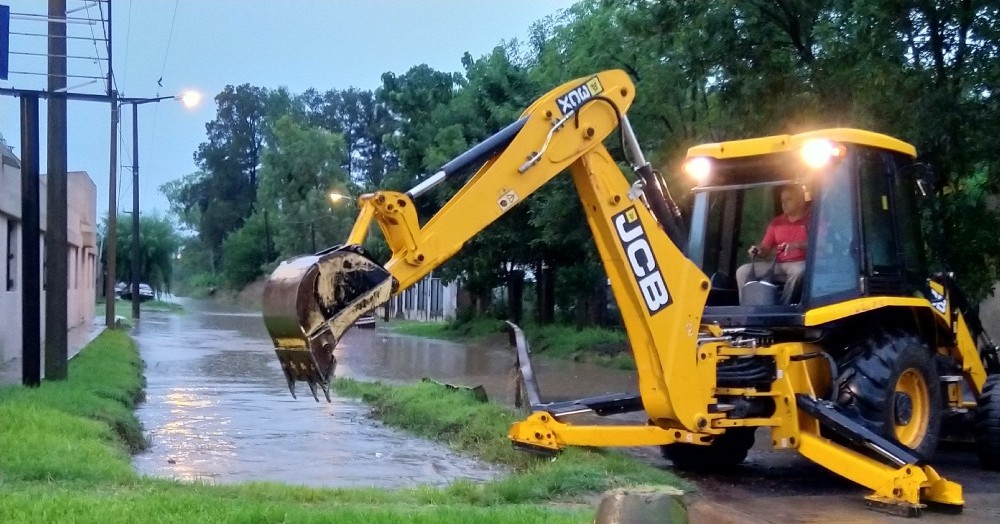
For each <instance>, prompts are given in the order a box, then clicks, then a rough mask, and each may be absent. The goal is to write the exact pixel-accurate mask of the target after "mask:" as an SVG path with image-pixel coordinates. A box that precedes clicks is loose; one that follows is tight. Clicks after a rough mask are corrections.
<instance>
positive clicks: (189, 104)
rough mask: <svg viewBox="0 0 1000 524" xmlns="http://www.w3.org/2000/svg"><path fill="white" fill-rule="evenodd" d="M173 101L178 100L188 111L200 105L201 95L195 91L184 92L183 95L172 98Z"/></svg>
mask: <svg viewBox="0 0 1000 524" xmlns="http://www.w3.org/2000/svg"><path fill="white" fill-rule="evenodd" d="M174 99H175V100H179V101H180V102H181V103H182V104H184V107H186V108H188V109H194V108H195V107H196V106H197V105H198V104H199V103H201V93H199V92H197V91H184V92H183V93H181V94H179V95H177V96H175V97H174Z"/></svg>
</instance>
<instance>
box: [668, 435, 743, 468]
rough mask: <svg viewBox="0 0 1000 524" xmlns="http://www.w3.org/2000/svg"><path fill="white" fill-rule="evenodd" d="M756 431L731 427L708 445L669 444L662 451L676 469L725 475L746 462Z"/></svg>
mask: <svg viewBox="0 0 1000 524" xmlns="http://www.w3.org/2000/svg"><path fill="white" fill-rule="evenodd" d="M755 429H756V428H730V429H728V430H726V432H725V433H723V434H722V435H719V436H718V437H715V440H713V441H712V443H711V444H709V445H707V446H698V445H695V444H667V445H666V446H661V447H660V450H661V452H662V453H663V458H665V459H667V460H669V461H671V462H673V463H674V467H676V468H677V469H683V470H687V471H698V472H704V473H722V472H725V471H728V470H730V469H732V468H733V467H734V466H736V465H738V464H739V463H741V462H743V461H744V460H746V458H747V452H748V451H750V448H752V447H753V441H754V430H755Z"/></svg>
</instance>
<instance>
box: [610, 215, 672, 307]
mask: <svg viewBox="0 0 1000 524" xmlns="http://www.w3.org/2000/svg"><path fill="white" fill-rule="evenodd" d="M612 221H613V222H614V224H615V231H616V232H617V233H618V239H619V240H620V241H621V243H622V247H623V248H624V249H625V256H626V258H627V259H628V263H629V268H630V269H631V270H632V276H633V277H635V282H636V284H638V285H639V290H640V291H641V292H642V298H643V300H644V301H645V302H646V307H647V308H648V309H649V314H650V315H652V314H654V313H657V312H658V311H660V310H661V309H663V308H665V307H667V306H669V305H670V304H671V302H672V301H671V300H670V291H669V290H668V289H667V283H666V281H665V280H663V274H662V273H660V268H659V265H658V264H657V263H656V258H654V257H653V249H652V247H650V245H649V241H648V240H647V239H646V232H645V231H643V229H642V223H641V222H639V216H638V214H637V213H636V211H635V208H634V207H631V208H628V209H626V210H625V211H623V212H621V213H619V214H617V215H615V216H614V218H612Z"/></svg>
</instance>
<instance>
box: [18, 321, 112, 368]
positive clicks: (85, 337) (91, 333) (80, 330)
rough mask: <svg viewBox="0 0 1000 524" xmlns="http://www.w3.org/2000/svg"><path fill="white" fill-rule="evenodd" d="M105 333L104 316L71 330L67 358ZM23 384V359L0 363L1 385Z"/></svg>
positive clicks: (73, 355)
mask: <svg viewBox="0 0 1000 524" xmlns="http://www.w3.org/2000/svg"><path fill="white" fill-rule="evenodd" d="M103 331H104V315H101V316H99V317H94V320H93V322H91V323H90V324H81V325H79V326H76V327H74V328H72V329H70V330H69V332H68V333H67V341H66V358H67V359H72V358H73V357H75V356H76V354H77V353H79V352H80V350H81V349H83V348H84V346H86V345H87V344H89V343H90V341H91V340H94V339H95V338H97V335H100V334H101V333H102V332H103ZM41 362H42V378H45V347H44V346H43V347H42V355H41ZM20 383H21V357H20V355H18V356H17V357H15V358H13V359H10V360H8V361H6V362H0V385H6V384H20Z"/></svg>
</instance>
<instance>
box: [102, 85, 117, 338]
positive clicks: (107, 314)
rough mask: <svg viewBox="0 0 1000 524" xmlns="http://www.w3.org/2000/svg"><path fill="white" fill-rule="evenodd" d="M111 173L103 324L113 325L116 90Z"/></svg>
mask: <svg viewBox="0 0 1000 524" xmlns="http://www.w3.org/2000/svg"><path fill="white" fill-rule="evenodd" d="M110 94H111V174H110V175H109V177H108V178H109V179H110V180H109V181H110V183H109V184H108V230H107V231H106V232H105V236H106V237H107V238H105V240H104V245H105V246H107V247H106V248H105V249H106V250H107V251H106V255H105V258H104V271H105V273H106V276H105V277H104V325H105V326H107V327H108V328H109V329H110V328H113V327H115V298H116V297H115V284H116V283H117V282H118V275H117V272H118V270H117V258H118V202H117V200H116V199H117V198H118V196H117V195H118V190H117V187H116V186H117V185H118V176H117V175H118V92H117V91H115V90H113V89H112V90H111V93H110Z"/></svg>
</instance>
